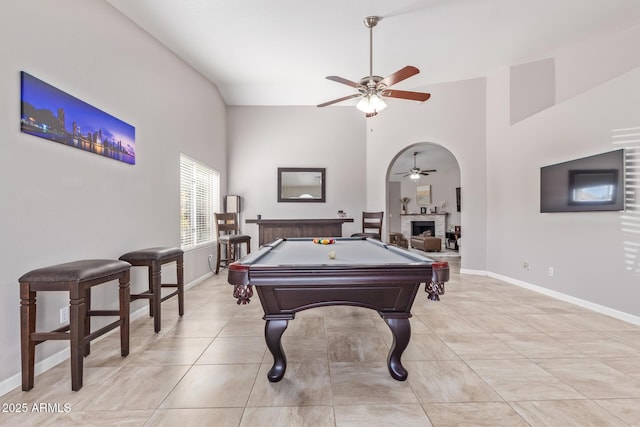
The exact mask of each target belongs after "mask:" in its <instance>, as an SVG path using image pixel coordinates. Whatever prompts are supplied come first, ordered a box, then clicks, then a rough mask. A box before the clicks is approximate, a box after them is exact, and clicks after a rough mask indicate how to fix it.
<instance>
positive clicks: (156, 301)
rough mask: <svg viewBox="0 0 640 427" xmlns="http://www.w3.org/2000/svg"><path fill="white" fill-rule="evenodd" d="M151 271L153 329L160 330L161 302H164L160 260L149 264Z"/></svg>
mask: <svg viewBox="0 0 640 427" xmlns="http://www.w3.org/2000/svg"><path fill="white" fill-rule="evenodd" d="M149 270H150V271H151V283H152V288H153V291H152V295H151V303H152V304H153V329H154V330H155V331H156V332H160V311H161V308H160V303H161V302H162V285H161V283H162V282H161V280H162V277H161V266H160V263H158V261H152V262H151V266H149Z"/></svg>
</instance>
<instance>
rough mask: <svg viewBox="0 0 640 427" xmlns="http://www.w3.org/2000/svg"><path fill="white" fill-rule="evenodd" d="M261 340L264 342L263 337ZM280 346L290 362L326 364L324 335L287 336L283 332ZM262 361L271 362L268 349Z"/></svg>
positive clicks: (326, 350)
mask: <svg viewBox="0 0 640 427" xmlns="http://www.w3.org/2000/svg"><path fill="white" fill-rule="evenodd" d="M262 341H263V342H264V338H263V339H262ZM282 347H283V349H284V352H285V354H286V355H287V360H289V361H291V362H296V363H304V362H322V363H324V364H328V361H329V352H328V348H329V346H328V342H327V339H326V338H324V337H318V336H314V335H308V336H299V335H296V336H289V335H287V333H286V332H285V334H284V335H283V337H282ZM265 348H266V344H265ZM263 362H264V363H273V356H272V355H271V352H269V351H268V350H267V351H266V352H265V354H264V358H263Z"/></svg>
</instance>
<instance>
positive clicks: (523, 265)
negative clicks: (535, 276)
mask: <svg viewBox="0 0 640 427" xmlns="http://www.w3.org/2000/svg"><path fill="white" fill-rule="evenodd" d="M522 268H524V269H525V270H528V269H529V261H522Z"/></svg>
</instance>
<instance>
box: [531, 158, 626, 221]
mask: <svg viewBox="0 0 640 427" xmlns="http://www.w3.org/2000/svg"><path fill="white" fill-rule="evenodd" d="M622 210H624V150H623V149H620V150H615V151H610V152H608V153H603V154H597V155H595V156H590V157H584V158H582V159H576V160H571V161H568V162H564V163H558V164H555V165H550V166H544V167H542V168H540V212H581V211H622Z"/></svg>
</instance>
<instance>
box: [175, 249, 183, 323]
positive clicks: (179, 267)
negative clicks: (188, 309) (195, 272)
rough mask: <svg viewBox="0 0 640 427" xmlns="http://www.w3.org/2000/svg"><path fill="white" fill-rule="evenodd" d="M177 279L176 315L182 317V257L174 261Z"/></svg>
mask: <svg viewBox="0 0 640 427" xmlns="http://www.w3.org/2000/svg"><path fill="white" fill-rule="evenodd" d="M176 269H177V272H176V274H177V276H178V277H177V279H178V314H179V315H180V316H181V317H182V316H183V315H184V263H183V259H182V256H179V257H178V259H177V260H176Z"/></svg>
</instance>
